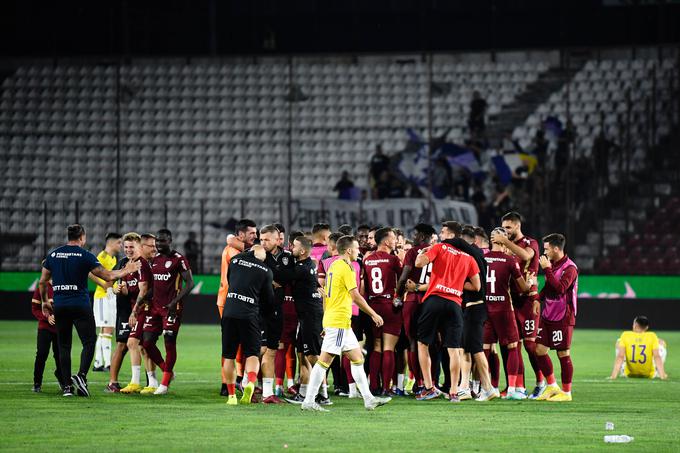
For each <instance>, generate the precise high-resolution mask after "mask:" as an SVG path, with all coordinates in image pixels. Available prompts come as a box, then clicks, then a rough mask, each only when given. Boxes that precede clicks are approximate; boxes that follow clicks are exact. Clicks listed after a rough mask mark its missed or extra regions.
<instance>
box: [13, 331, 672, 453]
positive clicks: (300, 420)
mask: <svg viewBox="0 0 680 453" xmlns="http://www.w3.org/2000/svg"><path fill="white" fill-rule="evenodd" d="M35 332H36V324H35V323H34V322H28V321H26V322H25V321H2V322H0V450H1V451H36V452H38V451H40V452H42V451H90V452H91V451H107V452H111V451H126V452H131V451H134V452H140V451H152V450H153V451H249V452H253V451H267V452H276V451H302V450H306V451H323V452H329V451H344V452H358V451H371V452H375V451H390V452H401V451H404V452H421V453H425V452H432V451H492V450H493V451H496V452H502V451H510V450H517V451H523V452H524V451H548V452H557V451H570V452H571V451H584V450H600V449H608V450H611V449H625V450H628V451H636V452H637V451H651V452H661V451H680V360H679V359H678V354H679V353H678V352H676V351H678V350H680V332H658V333H659V336H660V337H661V338H663V339H665V340H666V341H667V342H668V351H669V354H668V359H667V362H666V367H667V372H668V374H669V375H670V379H669V380H668V381H666V382H662V381H659V380H652V381H650V380H639V379H619V380H616V381H615V382H610V381H607V380H606V376H608V375H609V373H610V371H611V366H612V362H613V358H614V352H613V349H614V347H613V343H614V341H615V340H616V338H617V334H618V332H614V331H603V330H576V332H575V334H574V340H573V350H572V356H573V361H574V368H575V376H574V386H573V395H574V401H572V402H570V403H547V402H535V401H501V400H494V401H491V402H488V403H478V402H475V401H466V402H464V403H462V404H458V405H453V404H451V403H448V402H446V401H444V400H443V399H442V400H438V401H427V402H417V401H415V400H414V399H412V398H397V399H396V400H394V401H393V402H392V403H390V404H389V405H388V406H386V407H383V408H379V409H378V410H376V411H375V412H367V411H365V410H364V409H363V406H362V404H361V402H360V401H358V400H347V399H343V398H338V397H336V398H334V399H333V400H334V402H335V404H334V405H333V406H331V407H330V409H331V412H330V413H326V414H318V413H301V411H300V408H299V407H298V406H293V405H282V406H264V405H261V404H259V405H251V406H237V407H228V406H227V405H226V404H225V402H226V399H225V398H223V397H220V396H219V394H218V393H219V384H220V381H219V379H220V378H219V365H218V364H219V349H220V341H219V328H218V327H217V326H197V325H188V326H184V327H183V328H182V330H181V333H180V337H179V340H178V342H179V343H178V351H179V359H178V361H177V365H176V372H177V379H176V381H175V382H174V383H173V386H172V387H171V394H169V395H166V396H162V397H153V396H149V397H145V396H141V395H120V394H105V393H104V392H103V387H104V385H105V380H106V379H107V378H108V376H107V375H106V376H105V375H104V374H102V373H90V375H89V380H90V381H89V382H90V390H91V392H92V397H90V398H76V397H74V398H71V399H64V398H63V397H61V396H60V394H59V391H58V387H57V385H56V383H54V379H53V377H52V371H53V369H54V366H53V362H52V359H51V357H50V359H49V360H50V361H49V362H48V365H47V369H46V372H45V382H44V384H43V393H42V394H34V393H32V392H31V385H32V372H33V358H34V355H35ZM75 343H76V348H74V359H73V364H74V367H75V366H76V365H77V360H78V359H77V353H79V350H80V343H79V341H78V340H75ZM553 357H554V356H553ZM525 360H526V359H525ZM553 363H554V364H555V365H556V367H555V368H556V372H557V375H558V380H559V363H558V362H557V360H555V359H554V360H553ZM527 365H528V362H527ZM129 370H130V367H129V361H128V360H127V358H126V360H125V361H124V363H123V371H122V373H121V383H123V384H125V383H126V382H127V381H128V379H129V377H130V374H129V373H130V371H129ZM608 421H611V422H613V423H614V425H615V430H614V431H613V433H614V434H628V435H631V436H634V437H635V441H634V442H633V443H631V444H627V445H621V444H619V445H609V444H605V443H604V442H603V436H604V435H605V434H610V433H611V432H607V431H605V429H604V427H605V423H606V422H608Z"/></svg>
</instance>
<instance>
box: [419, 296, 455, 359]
mask: <svg viewBox="0 0 680 453" xmlns="http://www.w3.org/2000/svg"><path fill="white" fill-rule="evenodd" d="M437 332H441V334H442V340H443V346H444V347H445V348H461V347H462V346H463V311H462V309H461V308H460V305H458V304H457V303H456V302H454V301H452V300H448V299H444V298H443V297H439V296H434V295H433V296H429V297H428V298H427V299H425V301H423V305H422V307H421V310H420V317H419V318H418V341H419V342H421V343H423V344H427V345H431V344H434V342H435V340H436V338H437Z"/></svg>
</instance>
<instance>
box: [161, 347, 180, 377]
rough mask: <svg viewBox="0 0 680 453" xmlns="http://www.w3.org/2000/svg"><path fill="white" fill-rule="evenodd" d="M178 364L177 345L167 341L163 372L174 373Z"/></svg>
mask: <svg viewBox="0 0 680 453" xmlns="http://www.w3.org/2000/svg"><path fill="white" fill-rule="evenodd" d="M175 362H177V343H176V342H174V341H172V340H167V339H166V340H165V369H164V370H163V371H168V372H170V373H171V372H172V369H173V368H175Z"/></svg>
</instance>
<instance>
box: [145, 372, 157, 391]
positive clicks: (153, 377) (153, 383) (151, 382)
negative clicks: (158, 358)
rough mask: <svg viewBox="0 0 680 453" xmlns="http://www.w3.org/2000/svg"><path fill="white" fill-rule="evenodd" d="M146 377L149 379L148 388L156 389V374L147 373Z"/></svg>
mask: <svg viewBox="0 0 680 453" xmlns="http://www.w3.org/2000/svg"><path fill="white" fill-rule="evenodd" d="M146 376H147V377H148V378H149V387H153V388H158V379H156V372H155V371H147V372H146Z"/></svg>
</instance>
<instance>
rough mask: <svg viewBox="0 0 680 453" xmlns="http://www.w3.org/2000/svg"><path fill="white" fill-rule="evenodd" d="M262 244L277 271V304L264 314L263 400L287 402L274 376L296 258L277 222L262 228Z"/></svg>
mask: <svg viewBox="0 0 680 453" xmlns="http://www.w3.org/2000/svg"><path fill="white" fill-rule="evenodd" d="M260 244H261V245H262V247H264V249H265V251H266V252H267V257H266V259H265V264H266V265H267V266H268V267H269V268H270V269H271V270H272V272H273V275H274V307H273V309H272V311H271V312H269V313H266V314H264V316H263V318H262V326H261V327H262V348H263V349H264V351H263V354H262V402H263V403H265V404H283V403H284V401H283V400H281V399H280V398H278V397H277V396H276V395H274V379H275V376H276V351H277V350H278V349H279V344H280V340H281V334H282V332H283V303H284V299H285V296H286V289H285V287H286V285H288V284H289V283H290V282H291V281H292V279H293V275H294V273H293V272H294V271H293V268H294V266H295V262H294V259H293V255H292V254H291V253H290V252H289V251H287V250H283V248H281V247H280V246H279V230H278V229H277V228H276V227H275V226H274V225H265V226H264V227H262V229H260Z"/></svg>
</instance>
